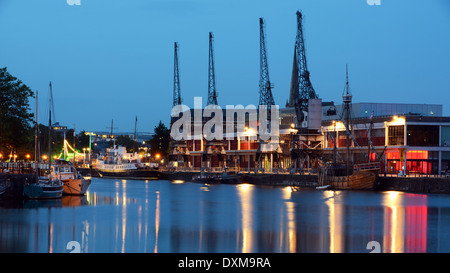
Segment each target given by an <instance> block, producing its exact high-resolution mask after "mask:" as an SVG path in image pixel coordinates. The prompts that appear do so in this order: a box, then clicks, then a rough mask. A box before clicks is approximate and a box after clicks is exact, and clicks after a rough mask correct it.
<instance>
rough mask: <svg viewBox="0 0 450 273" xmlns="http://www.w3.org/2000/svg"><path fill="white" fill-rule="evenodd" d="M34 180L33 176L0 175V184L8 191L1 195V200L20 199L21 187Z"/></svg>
mask: <svg viewBox="0 0 450 273" xmlns="http://www.w3.org/2000/svg"><path fill="white" fill-rule="evenodd" d="M35 179H36V176H35V175H34V174H5V173H4V174H0V183H1V184H2V185H7V186H8V190H7V191H6V192H5V194H4V195H2V198H3V199H10V198H14V199H22V198H23V185H24V184H25V183H26V182H28V181H33V180H35Z"/></svg>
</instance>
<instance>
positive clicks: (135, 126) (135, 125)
mask: <svg viewBox="0 0 450 273" xmlns="http://www.w3.org/2000/svg"><path fill="white" fill-rule="evenodd" d="M136 128H137V116H136V121H135V122H134V147H133V153H136Z"/></svg>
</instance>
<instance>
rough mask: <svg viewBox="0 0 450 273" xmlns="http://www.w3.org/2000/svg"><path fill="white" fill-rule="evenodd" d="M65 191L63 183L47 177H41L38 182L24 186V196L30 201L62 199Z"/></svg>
mask: <svg viewBox="0 0 450 273" xmlns="http://www.w3.org/2000/svg"><path fill="white" fill-rule="evenodd" d="M63 191H64V185H63V183H62V182H61V181H59V180H57V179H55V180H50V179H49V178H47V177H39V178H38V180H37V182H35V183H29V184H25V185H24V186H23V195H24V196H25V197H27V198H30V199H52V198H61V197H62V195H63Z"/></svg>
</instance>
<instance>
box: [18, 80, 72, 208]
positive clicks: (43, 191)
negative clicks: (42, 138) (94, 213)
mask: <svg viewBox="0 0 450 273" xmlns="http://www.w3.org/2000/svg"><path fill="white" fill-rule="evenodd" d="M36 97H37V94H36ZM49 97H50V103H49V124H48V126H49V133H48V140H49V141H48V143H49V144H48V158H49V163H48V165H49V172H48V175H46V176H39V168H38V166H39V164H36V180H35V181H33V182H31V183H25V184H24V186H23V196H24V197H27V198H30V199H52V198H61V197H62V195H63V191H64V184H63V183H62V181H61V180H59V179H57V178H56V177H54V176H52V172H51V171H50V170H51V168H52V160H51V150H52V148H51V146H52V145H51V144H52V141H51V132H52V83H51V82H50V96H49ZM37 125H38V122H37V100H36V131H35V140H36V141H35V151H37V145H38V134H37ZM35 160H36V161H35V162H37V161H38V157H37V152H35Z"/></svg>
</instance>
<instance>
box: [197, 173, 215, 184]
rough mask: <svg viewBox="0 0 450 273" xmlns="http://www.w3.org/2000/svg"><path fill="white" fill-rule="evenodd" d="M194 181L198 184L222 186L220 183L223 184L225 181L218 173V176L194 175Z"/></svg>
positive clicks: (213, 174)
mask: <svg viewBox="0 0 450 273" xmlns="http://www.w3.org/2000/svg"><path fill="white" fill-rule="evenodd" d="M192 181H193V182H197V183H206V184H220V183H222V181H223V179H222V174H220V173H217V174H215V173H210V174H206V173H202V174H199V175H194V176H193V177H192Z"/></svg>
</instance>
